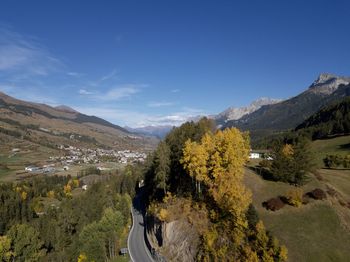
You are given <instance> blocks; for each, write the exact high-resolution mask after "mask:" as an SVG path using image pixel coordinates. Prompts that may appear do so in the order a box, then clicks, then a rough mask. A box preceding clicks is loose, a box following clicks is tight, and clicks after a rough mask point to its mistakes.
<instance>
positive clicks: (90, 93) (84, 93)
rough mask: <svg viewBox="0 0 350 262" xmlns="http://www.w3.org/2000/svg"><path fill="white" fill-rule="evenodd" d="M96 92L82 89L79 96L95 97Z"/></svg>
mask: <svg viewBox="0 0 350 262" xmlns="http://www.w3.org/2000/svg"><path fill="white" fill-rule="evenodd" d="M93 94H94V92H90V91H87V90H86V89H80V90H79V95H93Z"/></svg>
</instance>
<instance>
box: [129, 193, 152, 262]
mask: <svg viewBox="0 0 350 262" xmlns="http://www.w3.org/2000/svg"><path fill="white" fill-rule="evenodd" d="M142 196H143V192H142V191H141V192H139V193H138V194H137V196H136V197H135V198H134V200H133V206H132V208H131V214H132V219H133V225H132V228H131V230H130V233H129V237H128V247H129V254H130V257H131V261H133V262H154V260H153V259H152V256H151V253H150V251H149V249H148V248H147V246H146V242H145V234H146V231H145V226H144V216H145V207H144V205H143V203H142Z"/></svg>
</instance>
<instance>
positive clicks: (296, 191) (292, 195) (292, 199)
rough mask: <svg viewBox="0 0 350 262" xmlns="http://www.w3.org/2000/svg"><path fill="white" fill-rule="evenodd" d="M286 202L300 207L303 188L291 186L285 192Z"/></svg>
mask: <svg viewBox="0 0 350 262" xmlns="http://www.w3.org/2000/svg"><path fill="white" fill-rule="evenodd" d="M287 200H288V204H290V205H292V206H295V207H300V206H301V205H302V204H303V190H302V189H301V188H293V189H291V190H290V191H288V193H287Z"/></svg>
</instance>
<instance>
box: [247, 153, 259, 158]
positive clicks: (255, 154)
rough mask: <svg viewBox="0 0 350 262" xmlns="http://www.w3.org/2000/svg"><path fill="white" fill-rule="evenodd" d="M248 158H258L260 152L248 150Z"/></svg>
mask: <svg viewBox="0 0 350 262" xmlns="http://www.w3.org/2000/svg"><path fill="white" fill-rule="evenodd" d="M249 158H250V159H258V158H261V154H260V153H257V152H250V154H249Z"/></svg>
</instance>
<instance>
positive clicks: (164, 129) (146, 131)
mask: <svg viewBox="0 0 350 262" xmlns="http://www.w3.org/2000/svg"><path fill="white" fill-rule="evenodd" d="M124 128H125V129H126V130H128V131H129V132H132V133H136V134H143V135H148V136H155V137H158V138H164V137H165V136H166V135H167V134H168V133H169V132H170V131H171V129H173V126H170V125H160V126H145V127H137V128H132V127H128V126H126V127H124Z"/></svg>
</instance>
